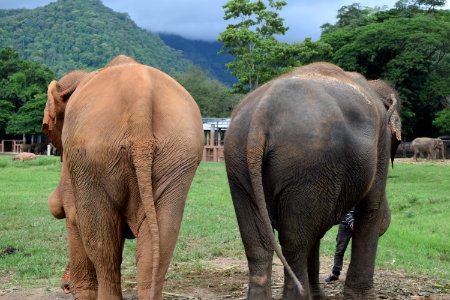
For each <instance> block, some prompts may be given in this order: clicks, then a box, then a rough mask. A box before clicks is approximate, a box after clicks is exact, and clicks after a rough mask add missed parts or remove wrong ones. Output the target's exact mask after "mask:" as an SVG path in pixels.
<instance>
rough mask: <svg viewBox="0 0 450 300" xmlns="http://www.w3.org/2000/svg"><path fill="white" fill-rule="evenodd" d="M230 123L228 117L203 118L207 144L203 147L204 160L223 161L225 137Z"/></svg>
mask: <svg viewBox="0 0 450 300" xmlns="http://www.w3.org/2000/svg"><path fill="white" fill-rule="evenodd" d="M229 124H230V119H228V118H203V132H204V133H205V146H204V147H203V158H202V160H203V161H215V162H223V161H224V154H223V139H224V137H225V133H226V131H227V129H228V126H229Z"/></svg>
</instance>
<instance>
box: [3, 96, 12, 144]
mask: <svg viewBox="0 0 450 300" xmlns="http://www.w3.org/2000/svg"><path fill="white" fill-rule="evenodd" d="M13 114H14V105H12V103H11V102H9V101H5V100H0V137H2V136H4V134H5V129H6V126H7V125H8V122H9V120H10V119H11V117H12V116H13Z"/></svg>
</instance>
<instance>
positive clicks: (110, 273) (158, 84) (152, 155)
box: [43, 55, 204, 299]
mask: <svg viewBox="0 0 450 300" xmlns="http://www.w3.org/2000/svg"><path fill="white" fill-rule="evenodd" d="M43 131H44V132H45V133H46V134H48V136H49V137H50V138H51V140H52V143H53V144H54V145H55V146H56V148H57V149H58V151H59V152H60V153H61V157H62V170H61V180H60V182H59V185H58V187H57V188H56V189H55V191H54V192H53V193H52V194H51V195H50V197H49V208H50V211H51V212H52V213H53V214H54V215H55V217H58V218H64V217H65V218H66V228H67V237H68V243H69V266H70V291H71V293H72V294H73V295H74V298H75V299H122V291H121V276H120V265H121V263H122V249H123V246H124V237H127V236H128V235H132V236H135V237H136V238H137V246H136V263H137V289H138V296H139V299H162V288H163V282H164V276H165V274H166V272H167V269H168V267H169V263H170V260H171V257H172V254H173V250H174V247H175V243H176V239H177V237H178V233H179V229H180V223H181V219H182V215H183V210H184V206H185V200H186V197H187V193H188V189H189V186H190V184H191V182H192V179H193V176H194V174H195V171H196V169H197V166H198V164H199V162H200V160H201V157H202V149H203V144H204V141H203V127H202V120H201V115H200V111H199V109H198V106H197V104H196V103H195V101H194V100H193V99H192V97H191V96H190V95H189V93H188V92H187V91H186V90H185V89H184V88H183V87H182V86H181V85H179V84H178V83H177V82H176V81H175V80H174V79H172V78H171V77H169V76H168V75H166V74H164V73H163V72H161V71H159V70H157V69H154V68H151V67H148V66H145V65H142V64H139V63H137V62H136V61H134V60H133V59H131V58H129V57H127V56H123V55H122V56H119V57H116V58H115V59H113V60H112V61H111V62H110V63H109V64H108V65H107V66H106V67H104V68H103V69H100V70H98V71H95V72H86V71H73V72H70V73H68V74H66V75H65V76H63V77H62V78H61V79H60V80H59V81H52V82H51V83H50V85H49V87H48V101H47V105H46V108H45V111H44V121H43ZM130 231H131V232H130ZM67 271H68V270H67ZM67 275H68V273H67Z"/></svg>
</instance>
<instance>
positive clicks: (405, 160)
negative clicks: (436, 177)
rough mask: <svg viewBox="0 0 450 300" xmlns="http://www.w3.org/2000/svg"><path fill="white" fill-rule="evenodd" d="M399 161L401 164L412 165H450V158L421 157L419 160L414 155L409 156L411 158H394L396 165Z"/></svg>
mask: <svg viewBox="0 0 450 300" xmlns="http://www.w3.org/2000/svg"><path fill="white" fill-rule="evenodd" d="M397 163H400V164H411V165H420V164H436V165H448V166H450V159H445V160H442V159H435V160H429V159H424V158H419V159H418V160H417V161H415V160H414V159H413V158H412V157H409V158H396V159H395V160H394V166H395V164H397Z"/></svg>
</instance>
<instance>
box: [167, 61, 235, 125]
mask: <svg viewBox="0 0 450 300" xmlns="http://www.w3.org/2000/svg"><path fill="white" fill-rule="evenodd" d="M175 78H176V79H177V81H178V82H179V83H180V84H181V85H183V87H184V88H185V89H186V90H187V91H188V92H189V93H190V94H191V96H192V97H193V98H194V100H195V101H196V102H197V104H198V106H199V107H200V111H201V113H202V116H203V117H229V116H230V115H231V112H232V111H233V109H234V107H235V106H236V104H237V103H238V102H239V100H240V98H241V96H240V95H238V94H231V93H230V91H229V89H228V87H227V86H225V85H223V84H221V83H220V82H219V81H217V80H212V79H209V78H208V76H207V74H206V73H205V72H204V71H203V70H202V69H201V68H200V67H197V66H192V67H191V68H190V69H189V71H188V72H186V73H182V74H177V75H175Z"/></svg>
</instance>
